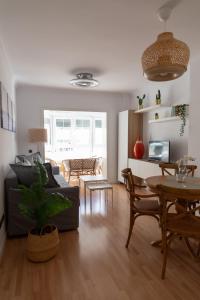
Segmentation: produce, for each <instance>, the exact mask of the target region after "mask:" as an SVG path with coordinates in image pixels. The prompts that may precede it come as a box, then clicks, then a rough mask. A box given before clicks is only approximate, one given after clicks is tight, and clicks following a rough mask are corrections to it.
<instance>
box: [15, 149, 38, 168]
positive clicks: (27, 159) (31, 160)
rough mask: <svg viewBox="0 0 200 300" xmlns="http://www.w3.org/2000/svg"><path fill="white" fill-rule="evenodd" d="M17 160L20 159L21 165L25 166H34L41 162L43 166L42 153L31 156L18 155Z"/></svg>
mask: <svg viewBox="0 0 200 300" xmlns="http://www.w3.org/2000/svg"><path fill="white" fill-rule="evenodd" d="M16 159H18V160H19V162H20V163H22V164H25V165H34V164H35V162H40V163H41V164H43V160H42V158H41V155H40V152H35V153H32V154H30V155H17V156H16Z"/></svg>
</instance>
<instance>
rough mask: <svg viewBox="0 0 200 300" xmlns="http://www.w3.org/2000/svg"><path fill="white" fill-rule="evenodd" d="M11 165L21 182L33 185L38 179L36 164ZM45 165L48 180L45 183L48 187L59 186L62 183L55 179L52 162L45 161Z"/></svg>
mask: <svg viewBox="0 0 200 300" xmlns="http://www.w3.org/2000/svg"><path fill="white" fill-rule="evenodd" d="M10 167H11V168H12V170H13V171H14V172H15V174H16V176H17V179H18V182H19V183H20V184H23V185H26V186H31V185H32V184H33V183H34V182H35V181H36V180H37V175H38V174H37V169H36V166H27V165H21V164H10ZM44 167H45V169H46V171H47V176H48V182H47V184H46V185H45V187H47V188H53V187H59V186H60V185H59V184H58V183H57V181H56V180H55V178H54V176H53V173H52V167H51V164H49V163H45V164H44Z"/></svg>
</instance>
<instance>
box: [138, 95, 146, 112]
mask: <svg viewBox="0 0 200 300" xmlns="http://www.w3.org/2000/svg"><path fill="white" fill-rule="evenodd" d="M145 97H146V95H145V94H144V95H143V96H142V97H140V96H137V98H138V107H139V109H142V108H143V100H144V98H145Z"/></svg>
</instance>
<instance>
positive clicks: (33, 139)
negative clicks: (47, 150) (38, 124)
mask: <svg viewBox="0 0 200 300" xmlns="http://www.w3.org/2000/svg"><path fill="white" fill-rule="evenodd" d="M28 135H29V142H30V143H46V142H47V130H46V129H45V128H30V129H29V130H28Z"/></svg>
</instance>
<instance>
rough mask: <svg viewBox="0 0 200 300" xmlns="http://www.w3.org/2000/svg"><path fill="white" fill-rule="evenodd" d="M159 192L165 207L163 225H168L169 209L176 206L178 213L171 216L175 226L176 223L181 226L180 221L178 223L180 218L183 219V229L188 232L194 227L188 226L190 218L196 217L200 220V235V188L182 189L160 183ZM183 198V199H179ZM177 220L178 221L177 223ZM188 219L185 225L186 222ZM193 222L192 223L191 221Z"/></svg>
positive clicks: (162, 204)
mask: <svg viewBox="0 0 200 300" xmlns="http://www.w3.org/2000/svg"><path fill="white" fill-rule="evenodd" d="M158 190H159V194H160V202H161V206H162V208H163V215H162V224H161V225H163V226H167V225H166V224H167V220H168V213H169V209H170V211H171V208H173V206H174V207H175V210H176V211H177V214H174V217H173V218H169V222H170V220H171V221H172V222H173V224H174V226H176V224H177V225H178V226H179V227H180V223H178V220H180V221H182V224H183V228H181V230H184V226H186V227H185V230H186V231H187V232H188V230H189V229H191V232H192V229H193V226H188V224H190V222H189V223H188V218H191V221H192V219H195V220H196V221H199V236H200V217H199V213H200V203H199V202H196V200H200V189H195V188H194V189H193V190H192V189H190V190H187V189H180V188H174V187H167V186H163V185H160V186H158ZM177 199H181V200H179V201H178V200H177ZM194 201H195V206H194V208H193V209H191V205H189V204H193V203H194ZM196 212H198V216H196ZM176 220H177V223H176ZM185 221H186V223H185V225H184V222H185ZM191 224H192V223H191Z"/></svg>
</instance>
